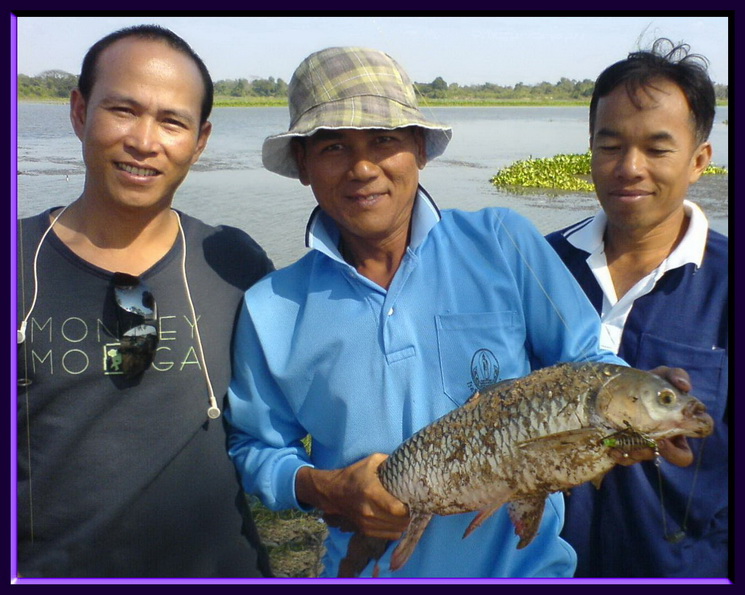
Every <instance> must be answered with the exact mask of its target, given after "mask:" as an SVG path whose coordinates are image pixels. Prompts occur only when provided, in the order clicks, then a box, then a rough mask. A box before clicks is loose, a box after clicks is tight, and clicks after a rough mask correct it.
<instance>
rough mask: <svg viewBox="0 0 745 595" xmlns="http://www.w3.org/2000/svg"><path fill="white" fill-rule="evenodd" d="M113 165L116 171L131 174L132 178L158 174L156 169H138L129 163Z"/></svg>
mask: <svg viewBox="0 0 745 595" xmlns="http://www.w3.org/2000/svg"><path fill="white" fill-rule="evenodd" d="M114 165H115V166H116V168H117V169H118V170H120V171H124V172H127V173H128V174H132V175H133V176H144V177H152V176H157V175H158V174H159V173H160V172H159V171H158V170H157V169H153V168H151V167H140V166H137V165H130V164H129V163H122V162H116V163H115V164H114Z"/></svg>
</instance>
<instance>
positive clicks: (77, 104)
mask: <svg viewBox="0 0 745 595" xmlns="http://www.w3.org/2000/svg"><path fill="white" fill-rule="evenodd" d="M86 108H87V105H86V103H85V99H83V95H82V94H81V93H80V90H79V89H77V88H75V89H73V90H72V92H71V93H70V122H71V123H72V129H73V130H74V131H75V136H77V137H78V138H79V139H80V140H81V141H82V140H83V135H84V133H85V120H86Z"/></svg>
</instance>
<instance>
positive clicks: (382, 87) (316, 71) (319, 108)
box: [261, 47, 452, 178]
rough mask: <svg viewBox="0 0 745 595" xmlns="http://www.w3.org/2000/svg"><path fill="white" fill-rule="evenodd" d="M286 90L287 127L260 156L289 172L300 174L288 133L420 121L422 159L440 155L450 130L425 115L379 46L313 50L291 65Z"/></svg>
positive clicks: (401, 72)
mask: <svg viewBox="0 0 745 595" xmlns="http://www.w3.org/2000/svg"><path fill="white" fill-rule="evenodd" d="M288 91H289V92H288V96H289V104H290V128H289V130H288V131H287V132H284V133H282V134H276V135H273V136H269V137H267V138H266V139H265V140H264V145H263V147H262V155H261V157H262V161H263V163H264V167H265V168H266V169H268V170H269V171H271V172H274V173H277V174H280V175H283V176H287V177H289V178H297V177H298V175H299V174H298V170H297V164H296V163H295V158H294V157H293V155H292V150H291V148H290V143H291V140H292V138H294V137H301V136H311V135H312V134H314V133H315V132H316V131H318V130H320V129H340V128H354V129H366V128H382V129H388V130H390V129H393V128H403V127H405V126H419V127H421V128H422V129H423V130H424V135H425V144H426V150H427V160H430V159H434V158H435V157H437V156H439V155H441V154H442V153H443V151H444V150H445V147H446V146H447V144H448V142H449V141H450V138H451V136H452V131H451V129H450V128H449V127H448V126H445V125H444V124H438V123H436V122H430V121H428V120H427V119H426V118H425V117H424V114H422V112H421V111H419V107H418V105H417V100H416V95H415V93H414V86H413V85H412V83H411V80H410V79H409V77H408V75H407V74H406V73H405V72H404V70H403V69H402V68H401V66H399V65H398V63H397V62H396V61H395V60H393V58H391V57H390V56H389V55H388V54H385V53H383V52H381V51H378V50H371V49H367V48H359V47H334V48H327V49H325V50H321V51H319V52H315V53H313V54H311V55H310V56H308V57H307V58H306V59H305V60H303V62H302V63H301V64H300V66H298V68H297V70H295V73H294V74H293V75H292V79H291V80H290V85H289V89H288Z"/></svg>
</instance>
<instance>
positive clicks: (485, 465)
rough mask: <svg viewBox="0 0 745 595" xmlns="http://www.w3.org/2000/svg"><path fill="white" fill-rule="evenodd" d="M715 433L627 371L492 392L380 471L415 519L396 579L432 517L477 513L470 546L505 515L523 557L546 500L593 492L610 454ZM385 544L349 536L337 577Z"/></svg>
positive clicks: (431, 428)
mask: <svg viewBox="0 0 745 595" xmlns="http://www.w3.org/2000/svg"><path fill="white" fill-rule="evenodd" d="M712 431H713V421H712V419H711V417H710V416H709V415H708V414H707V413H706V408H705V407H704V405H703V404H702V403H701V402H700V401H699V400H698V399H696V398H695V397H693V396H691V395H687V394H683V393H680V392H679V391H678V390H677V389H675V388H674V387H673V386H672V385H670V384H669V383H667V382H666V381H664V380H663V379H662V378H660V377H659V376H656V375H654V374H651V373H649V372H643V371H641V370H637V369H635V368H630V367H626V366H618V365H614V364H604V363H593V362H587V363H565V364H557V365H555V366H550V367H547V368H543V369H540V370H536V371H534V372H532V373H531V374H528V375H527V376H524V377H522V378H518V379H515V380H508V381H503V382H500V383H498V384H495V385H492V386H490V387H487V388H485V389H483V390H482V391H480V392H478V393H476V394H474V395H473V396H472V397H471V398H470V399H469V400H468V401H467V402H466V403H465V404H464V405H463V406H461V407H459V408H457V409H454V410H453V411H451V412H450V413H448V414H446V415H444V416H443V417H441V418H440V419H438V420H436V421H434V422H433V423H431V424H429V425H428V426H426V427H424V428H422V429H421V430H419V431H418V432H416V433H415V434H414V435H412V436H411V437H410V438H409V439H407V440H406V441H404V442H403V443H402V444H401V445H400V446H399V447H398V448H396V450H394V451H393V453H391V455H390V456H389V457H388V458H387V459H386V460H385V461H384V462H383V463H382V464H381V465H380V467H379V468H378V475H379V478H380V481H381V483H382V484H383V487H385V489H386V490H388V491H389V492H390V493H391V494H393V495H394V496H395V497H396V498H398V499H399V500H401V501H402V502H404V503H405V504H406V505H407V506H408V508H409V513H410V516H411V522H410V524H409V529H408V530H407V532H406V533H405V534H404V536H403V538H402V539H401V540H400V541H399V543H398V545H397V547H396V549H395V550H394V552H393V555H392V557H391V569H392V570H396V569H397V568H400V567H401V566H402V565H403V564H404V563H405V562H406V560H407V559H408V558H409V556H411V553H412V552H413V551H414V548H415V547H416V544H417V542H418V540H419V539H420V537H421V536H422V534H423V532H424V531H425V529H426V526H427V524H428V523H429V521H430V520H431V518H432V516H433V515H448V514H457V513H465V512H472V511H479V514H478V515H477V516H476V517H475V518H474V520H473V521H472V523H471V525H470V526H469V527H468V529H467V530H466V534H465V535H464V537H465V536H467V535H468V534H470V532H472V531H473V530H475V529H476V528H477V527H478V526H480V525H481V524H482V523H483V522H484V521H485V520H486V519H487V518H488V517H489V516H490V515H491V514H492V513H494V512H495V511H496V510H498V509H499V508H500V507H501V506H502V505H505V504H506V505H507V506H508V510H509V513H510V518H511V519H512V521H513V524H514V525H515V533H516V534H517V535H518V537H519V538H520V539H519V542H518V544H517V547H518V548H523V547H527V546H528V545H529V544H530V542H531V541H532V540H533V538H534V537H535V535H536V533H537V531H538V527H539V526H540V520H541V518H542V516H543V509H544V506H545V500H546V498H547V497H548V495H549V494H551V493H552V492H556V491H561V490H566V489H569V488H571V487H574V486H576V485H580V484H582V483H585V482H587V481H591V480H593V481H595V482H596V483H598V482H599V479H600V478H601V477H602V475H603V474H604V473H606V472H607V471H609V470H610V469H611V468H612V467H613V466H614V464H615V460H614V459H613V458H612V457H611V455H610V452H611V450H612V446H610V444H613V445H618V446H620V447H622V448H624V447H626V448H629V449H631V448H633V447H634V446H638V445H639V444H640V443H642V444H649V443H651V442H650V441H654V440H659V439H662V438H670V437H673V436H677V435H682V436H696V437H703V436H708V435H709V434H711V432H712ZM611 436H612V437H613V438H614V440H606V439H607V438H608V437H611ZM381 542H382V540H379V539H375V538H370V537H366V536H364V535H361V534H355V535H354V536H353V537H352V540H351V541H350V546H349V550H348V554H347V557H346V558H345V559H344V560H343V563H342V565H341V566H340V574H339V576H356V575H357V574H359V572H361V571H362V569H363V568H364V567H365V566H366V565H367V564H368V562H369V561H370V560H372V559H374V560H378V559H379V558H380V557H381V556H382V555H383V553H384V551H385V548H386V546H387V544H386V543H385V542H382V543H381Z"/></svg>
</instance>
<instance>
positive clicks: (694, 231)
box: [567, 200, 709, 354]
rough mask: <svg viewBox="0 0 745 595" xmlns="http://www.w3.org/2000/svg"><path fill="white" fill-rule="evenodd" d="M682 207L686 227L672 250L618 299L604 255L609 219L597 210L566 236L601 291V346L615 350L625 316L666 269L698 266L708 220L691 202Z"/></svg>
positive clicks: (702, 253) (617, 346)
mask: <svg viewBox="0 0 745 595" xmlns="http://www.w3.org/2000/svg"><path fill="white" fill-rule="evenodd" d="M683 208H684V209H685V213H686V215H687V216H688V217H689V223H688V230H687V231H686V234H685V236H683V239H682V240H681V242H680V244H678V246H677V247H676V248H675V250H673V252H672V253H671V254H670V255H669V256H668V257H667V258H666V259H665V260H664V261H662V263H661V264H660V266H658V267H657V268H656V269H655V270H653V271H652V272H651V273H649V274H648V275H647V276H645V277H644V278H642V279H640V280H639V281H637V283H636V284H635V285H634V286H633V287H632V288H631V289H630V290H629V291H627V292H626V294H625V295H624V296H623V297H622V298H621V299H620V300H619V299H618V298H617V296H616V290H615V288H614V286H613V281H612V279H611V276H610V271H609V269H608V262H607V261H606V258H605V244H604V243H603V236H604V235H605V227H606V225H607V222H608V218H607V216H606V214H605V212H604V211H600V212H599V213H598V214H597V215H595V217H594V218H593V219H592V220H591V221H590V222H589V223H588V224H587V225H585V226H584V227H582V228H581V229H579V230H578V231H576V232H573V233H571V235H568V236H567V241H568V242H569V243H570V244H572V245H573V246H575V247H576V248H579V249H580V250H584V251H585V252H589V253H590V255H589V256H588V257H587V264H588V266H589V267H590V270H591V271H592V273H593V275H595V279H597V282H598V284H599V285H600V288H601V290H602V292H603V307H602V312H601V314H600V320H601V333H600V347H601V348H603V349H608V350H610V351H612V352H613V353H616V354H617V353H618V350H619V349H620V346H621V337H622V335H623V327H624V325H625V324H626V319H627V318H628V316H629V313H630V312H631V308H632V307H633V305H634V301H635V300H637V299H638V298H640V297H642V296H644V295H646V294H648V293H649V292H651V291H652V290H653V289H654V286H655V284H656V283H657V281H658V280H659V279H660V278H661V277H662V276H663V275H664V274H665V273H666V272H667V271H669V270H672V269H675V268H678V267H681V266H683V265H685V264H688V263H693V264H694V265H696V267H700V266H701V261H702V260H703V256H704V249H705V247H706V236H707V233H708V229H709V222H708V220H707V219H706V215H704V213H703V211H702V210H701V209H700V208H699V207H698V205H696V204H695V203H693V202H691V201H688V200H686V201H684V202H683Z"/></svg>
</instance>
